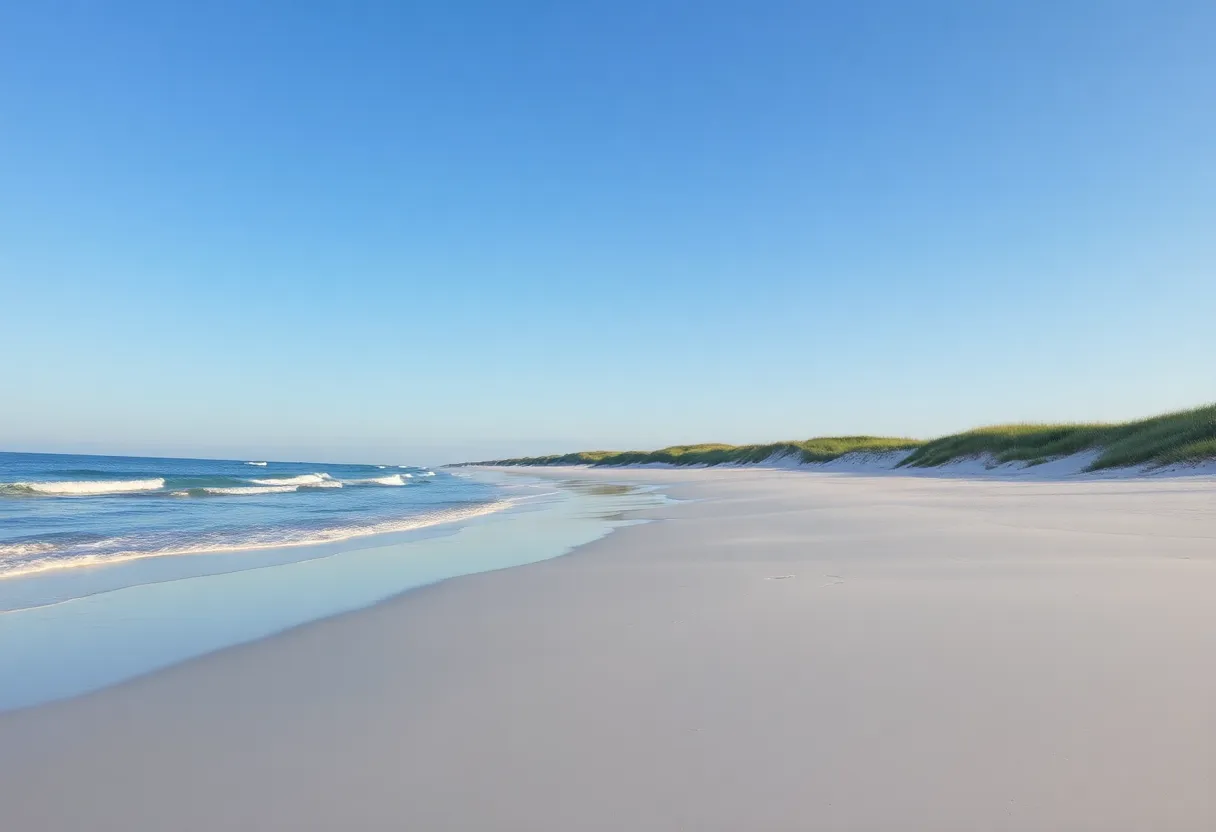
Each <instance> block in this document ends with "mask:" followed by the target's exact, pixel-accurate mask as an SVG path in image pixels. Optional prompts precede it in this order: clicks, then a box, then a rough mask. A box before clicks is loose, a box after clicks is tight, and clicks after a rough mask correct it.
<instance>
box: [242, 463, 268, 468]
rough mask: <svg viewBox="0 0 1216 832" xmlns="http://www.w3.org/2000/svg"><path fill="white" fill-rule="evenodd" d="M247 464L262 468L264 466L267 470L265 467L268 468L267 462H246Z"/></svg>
mask: <svg viewBox="0 0 1216 832" xmlns="http://www.w3.org/2000/svg"><path fill="white" fill-rule="evenodd" d="M245 464H246V465H260V466H262V467H263V468H265V467H266V463H265V462H246V463H245Z"/></svg>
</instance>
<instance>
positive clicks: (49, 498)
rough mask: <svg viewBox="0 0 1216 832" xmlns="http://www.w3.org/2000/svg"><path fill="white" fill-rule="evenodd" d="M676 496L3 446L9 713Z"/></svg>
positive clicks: (0, 594)
mask: <svg viewBox="0 0 1216 832" xmlns="http://www.w3.org/2000/svg"><path fill="white" fill-rule="evenodd" d="M664 500H665V498H664V497H663V496H662V495H660V494H658V493H655V492H653V491H650V490H648V489H644V488H639V487H636V486H629V485H610V484H606V483H603V482H588V481H580V480H579V479H578V477H577V476H576V475H575V476H569V477H563V478H559V479H556V480H555V479H553V478H552V477H549V476H522V475H519V474H509V475H508V474H504V473H499V472H495V471H484V470H482V471H464V470H460V469H451V470H445V469H433V468H424V467H420V466H410V465H404V466H403V465H397V464H392V465H390V464H384V465H339V464H333V463H311V462H308V463H306V462H276V461H273V460H259V459H250V460H227V461H224V460H202V459H152V458H140V457H102V456H65V455H56V454H16V453H0V711H5V710H10V709H13V708H22V707H29V706H33V705H38V704H41V703H45V702H50V701H54V700H58V699H64V698H67V697H71V696H78V695H81V694H85V693H88V692H90V691H94V690H98V689H100V688H103V687H106V686H108V685H113V684H117V683H119V682H123V681H125V680H129V679H133V678H135V677H138V676H141V675H143V674H146V673H150V672H152V671H155V670H158V669H160V668H163V667H168V666H170V665H173V664H175V663H177V662H181V661H185V660H187V659H190V658H193V657H195V656H200V655H203V654H206V653H209V652H211V651H214V650H220V649H223V648H225V647H229V646H232V645H236V644H241V643H244V642H248V641H252V640H255V639H259V638H264V637H266V636H270V635H273V634H275V633H279V632H282V631H284V630H287V629H290V628H292V627H296V626H299V625H301V624H305V623H308V622H310V621H316V620H318V619H321V618H325V617H328V616H332V615H337V614H339V613H344V612H350V611H352V610H357V609H360V608H363V607H367V606H369V605H372V604H375V603H378V602H381V601H384V600H387V599H389V598H392V597H394V596H397V595H400V594H401V593H404V592H406V591H408V590H412V589H418V588H420V587H424V586H426V585H428V584H433V583H436V582H438V581H443V580H446V579H449V578H455V577H459V576H461V575H469V574H472V573H476V572H486V571H491V570H496V569H503V568H506V567H511V566H521V565H523V564H528V563H535V562H537V561H541V560H545V559H548V558H552V557H557V556H559V555H562V554H565V553H566V552H569V551H570V550H571V549H573V548H575V547H577V546H579V545H581V544H584V543H588V542H590V541H592V540H595V539H597V538H599V537H602V536H603V535H605V534H608V533H609V532H610V531H611V530H612V529H614V528H617V527H619V526H621V525H627V524H629V523H632V522H637V521H636V520H635V519H633V516H634V515H633V512H635V511H637V510H640V509H646V508H650V507H653V506H656V505H660V504H661V503H662V502H663V501H664Z"/></svg>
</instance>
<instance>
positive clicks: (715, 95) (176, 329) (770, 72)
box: [0, 0, 1216, 463]
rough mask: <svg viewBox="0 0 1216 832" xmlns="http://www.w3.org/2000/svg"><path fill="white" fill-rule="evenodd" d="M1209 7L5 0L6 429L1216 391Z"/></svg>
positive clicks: (562, 442) (145, 428)
mask: <svg viewBox="0 0 1216 832" xmlns="http://www.w3.org/2000/svg"><path fill="white" fill-rule="evenodd" d="M1214 40H1216V6H1214V5H1213V4H1211V3H1206V2H1195V3H1169V2H1167V3H1160V2H1152V3H1150V2H1139V3H1121V2H1113V1H1112V2H1092V3H1081V2H1067V1H1066V2H1052V3H1034V2H1022V3H1012V2H1011V3H1004V4H996V3H993V4H988V3H972V2H961V1H960V2H952V3H931V2H922V3H905V2H899V3H895V2H890V3H883V2H873V3H845V2H840V3H742V2H739V3H715V2H699V3H661V2H658V3H656V2H644V3H643V2H627V1H626V0H618V2H613V3H599V2H587V3H574V4H568V3H559V2H545V3H508V2H492V3H491V2H487V3H462V2H450V3H449V2H445V3H427V4H422V3H417V4H414V3H365V2H353V3H324V4H322V3H306V2H290V3H288V2H282V3H257V4H249V3H223V2H216V3H206V4H186V3H124V2H116V3H91V2H50V0H48V2H45V3H13V4H7V5H6V6H5V7H4V8H3V9H0V78H3V79H4V82H3V83H0V183H2V185H0V332H2V333H3V336H4V341H5V344H6V346H5V349H4V353H5V359H4V360H3V361H0V390H3V399H4V406H3V407H2V408H0V448H4V449H9V450H45V451H61V450H62V451H89V452H103V451H112V452H134V453H160V454H198V455H208V456H257V457H272V458H273V457H278V458H313V459H337V460H342V459H349V460H352V461H353V460H362V459H374V460H381V459H385V460H387V459H392V460H394V461H395V460H401V461H420V462H427V463H433V462H442V461H447V460H453V459H461V458H467V457H468V456H474V457H481V456H489V455H496V454H500V453H501V454H505V453H515V452H533V451H549V450H552V451H560V450H572V449H578V448H584V447H589V446H601V447H651V446H657V445H662V444H668V443H671V442H683V441H713V440H716V441H736V442H744V441H757V440H771V439H782V438H790V437H805V436H811V435H821V434H834V433H883V434H910V435H919V436H926V435H934V434H940V433H944V432H949V431H953V430H957V429H961V428H966V427H970V426H974V425H977V424H982V423H991V422H995V421H1009V420H1025V419H1051V420H1056V419H1115V418H1125V417H1134V416H1139V415H1147V414H1149V413H1153V412H1157V411H1162V410H1167V409H1172V408H1178V407H1183V406H1188V405H1192V404H1199V403H1202V402H1206V401H1210V400H1213V399H1216V383H1214V382H1216V370H1214V365H1213V357H1214V356H1216V325H1214V324H1213V318H1212V310H1213V309H1216V233H1213V229H1214V228H1216V107H1213V106H1212V91H1213V89H1216V50H1213V49H1212V48H1211V44H1212V42H1213V41H1214Z"/></svg>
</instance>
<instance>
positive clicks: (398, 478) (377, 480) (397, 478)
mask: <svg viewBox="0 0 1216 832" xmlns="http://www.w3.org/2000/svg"><path fill="white" fill-rule="evenodd" d="M408 476H409V474H389V475H388V476H387V477H368V478H367V479H362V480H342V483H343V484H344V485H405V478H406V477H408Z"/></svg>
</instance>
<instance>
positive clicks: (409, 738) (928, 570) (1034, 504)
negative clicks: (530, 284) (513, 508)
mask: <svg viewBox="0 0 1216 832" xmlns="http://www.w3.org/2000/svg"><path fill="white" fill-rule="evenodd" d="M530 473H532V474H536V472H535V471H532V472H530ZM545 475H547V476H554V477H571V476H577V477H579V478H581V479H604V480H611V481H630V482H643V483H648V484H657V485H659V486H660V487H661V489H662V490H663V491H664V493H666V494H668V495H670V496H672V497H674V498H677V499H680V500H683V501H684V502H680V503H677V504H673V505H668V506H664V507H662V508H659V509H653V510H648V511H647V512H646V514H647V516H648V517H649V518H650V519H652V520H653V522H650V523H646V524H643V525H636V526H629V527H626V528H623V529H619V530H617V531H615V532H614V533H612V534H611V535H610V536H608V537H606V538H604V539H601V540H599V541H597V542H594V543H591V544H589V545H587V546H584V547H581V548H579V549H577V550H575V551H574V552H573V553H572V554H570V555H569V556H566V557H561V558H558V559H555V560H550V561H546V562H542V563H537V564H532V565H528V566H521V567H516V568H512V569H506V570H502V571H498V572H491V573H484V574H478V575H471V576H466V577H461V578H457V579H453V580H449V581H446V582H443V583H440V584H437V585H434V586H430V587H427V588H423V589H420V590H415V591H412V592H409V593H406V594H405V595H402V596H400V597H398V598H395V599H393V600H391V601H388V602H385V603H382V604H379V605H377V606H375V607H372V608H369V609H366V610H363V611H359V612H355V613H350V614H346V615H342V616H338V617H335V618H330V619H326V620H323V621H319V622H316V623H313V624H309V625H305V626H302V627H299V628H296V629H294V630H291V631H289V632H286V633H283V634H281V635H278V636H274V637H271V638H268V639H264V640H261V641H258V642H254V643H251V644H247V645H244V646H239V647H235V648H231V649H227V650H223V651H220V652H218V653H214V654H211V655H208V656H205V657H203V658H200V659H197V660H193V661H190V662H186V663H184V664H181V665H178V666H176V667H173V668H170V669H168V670H165V671H162V672H158V673H155V674H152V675H150V676H146V677H143V678H139V679H136V680H134V681H131V682H128V683H124V684H122V685H119V686H116V687H112V688H109V689H107V690H103V691H101V692H99V693H96V694H91V695H88V696H84V697H81V698H78V699H73V700H69V701H65V702H60V703H55V704H51V705H46V706H41V707H36V708H31V709H27V710H22V711H16V712H12V713H8V714H0V828H2V829H4V830H6V832H8V831H9V830H12V832H35V831H41V830H86V829H87V830H96V831H97V832H110V830H113V831H114V832H118V830H122V832H132V830H169V829H172V830H183V832H193V830H200V832H201V830H208V831H209V832H210V830H219V829H223V830H334V829H352V830H355V829H358V830H364V829H367V830H381V829H383V830H389V829H392V830H401V829H408V830H480V829H485V830H518V831H519V832H525V830H528V831H529V832H535V831H537V830H545V831H546V832H547V831H548V830H552V831H553V832H558V830H561V832H569V831H570V830H631V832H643V831H644V830H656V831H657V830H812V829H813V830H896V829H897V830H902V831H903V832H909V831H910V830H924V832H930V830H932V832H947V830H958V831H959V832H963V830H966V831H967V832H974V830H1103V832H1117V831H1118V830H1128V832H1131V830H1136V831H1137V832H1140V831H1141V830H1147V829H1157V830H1175V831H1177V830H1196V832H1199V830H1211V829H1213V828H1216V793H1214V792H1213V789H1212V784H1213V783H1216V662H1213V657H1214V656H1216V603H1213V600H1214V599H1216V481H1214V480H1212V479H1205V478H1178V479H1170V478H1165V479H1153V478H1128V479H1106V480H1104V479H1092V478H1069V477H1064V478H1060V479H1057V480H1051V479H1043V480H1037V481H1034V480H1003V479H972V478H965V477H958V478H934V477H915V476H899V475H886V476H869V475H865V474H830V473H808V472H805V471H780V470H766V469H746V468H740V469H707V470H631V471H623V470H615V471H603V470H577V471H547V472H545Z"/></svg>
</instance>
